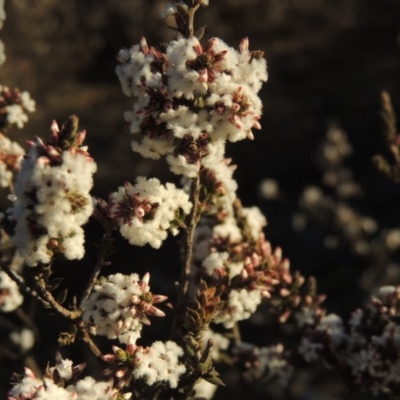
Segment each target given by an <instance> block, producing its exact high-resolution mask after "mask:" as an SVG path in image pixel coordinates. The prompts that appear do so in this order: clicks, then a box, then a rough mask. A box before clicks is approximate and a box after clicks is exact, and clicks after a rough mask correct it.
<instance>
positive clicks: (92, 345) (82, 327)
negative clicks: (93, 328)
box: [79, 322, 102, 358]
mask: <svg viewBox="0 0 400 400" xmlns="http://www.w3.org/2000/svg"><path fill="white" fill-rule="evenodd" d="M79 329H80V331H81V333H82V339H83V341H84V342H85V343H86V344H87V345H88V346H89V348H90V350H91V352H92V353H93V354H94V355H95V356H96V357H97V358H101V356H102V353H101V351H100V349H99V348H98V347H97V346H96V344H95V343H94V342H93V340H92V338H91V337H90V334H89V332H88V329H87V327H86V325H85V324H84V323H83V322H81V323H80V324H79Z"/></svg>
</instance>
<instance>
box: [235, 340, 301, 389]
mask: <svg viewBox="0 0 400 400" xmlns="http://www.w3.org/2000/svg"><path fill="white" fill-rule="evenodd" d="M232 354H233V357H234V360H235V362H236V363H237V364H238V366H239V367H240V368H243V369H244V370H245V371H244V373H243V376H244V378H245V379H246V380H247V381H248V382H251V381H254V380H255V381H258V380H260V379H263V380H275V381H276V383H277V384H278V385H280V386H286V385H287V383H288V380H289V379H290V377H291V376H292V372H293V367H292V366H291V365H290V364H289V363H288V361H287V360H286V357H285V353H284V347H283V345H282V344H277V345H273V346H268V347H261V348H260V347H257V346H254V345H252V344H250V343H245V342H242V343H239V344H237V345H235V347H234V348H233V349H232Z"/></svg>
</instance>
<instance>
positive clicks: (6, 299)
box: [0, 271, 24, 312]
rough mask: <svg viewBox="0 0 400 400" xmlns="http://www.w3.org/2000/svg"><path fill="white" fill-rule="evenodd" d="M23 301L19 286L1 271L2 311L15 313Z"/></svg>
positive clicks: (0, 298)
mask: <svg viewBox="0 0 400 400" xmlns="http://www.w3.org/2000/svg"><path fill="white" fill-rule="evenodd" d="M23 301H24V298H23V297H22V295H21V293H20V291H19V289H18V286H17V284H16V283H15V282H14V281H13V280H12V279H11V278H10V277H9V276H8V275H7V274H6V273H5V272H4V271H0V311H2V312H11V311H14V310H15V309H17V308H18V307H19V306H20V305H21V304H22V303H23Z"/></svg>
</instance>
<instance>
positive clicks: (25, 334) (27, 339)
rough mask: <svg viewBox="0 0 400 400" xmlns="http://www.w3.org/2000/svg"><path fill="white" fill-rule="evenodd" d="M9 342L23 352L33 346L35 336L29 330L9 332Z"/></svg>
mask: <svg viewBox="0 0 400 400" xmlns="http://www.w3.org/2000/svg"><path fill="white" fill-rule="evenodd" d="M9 338H10V340H11V341H12V342H13V343H14V344H15V345H17V346H19V347H20V348H21V349H22V350H23V351H27V350H30V349H31V348H32V347H33V345H34V344H35V335H34V334H33V332H32V331H31V330H30V329H27V328H25V329H21V331H14V332H11V333H10V335H9Z"/></svg>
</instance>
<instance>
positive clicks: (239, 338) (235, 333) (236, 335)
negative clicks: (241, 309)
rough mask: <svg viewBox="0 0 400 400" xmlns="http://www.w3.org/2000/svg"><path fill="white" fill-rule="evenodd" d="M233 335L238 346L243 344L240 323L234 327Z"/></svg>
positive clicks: (236, 323)
mask: <svg viewBox="0 0 400 400" xmlns="http://www.w3.org/2000/svg"><path fill="white" fill-rule="evenodd" d="M232 333H233V339H234V341H235V344H236V345H238V344H240V343H242V335H241V333H240V327H239V324H238V322H235V325H233V328H232Z"/></svg>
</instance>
